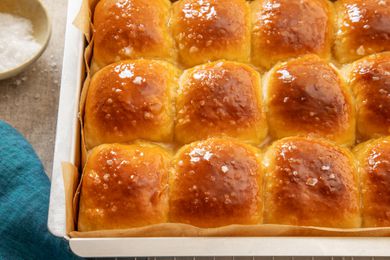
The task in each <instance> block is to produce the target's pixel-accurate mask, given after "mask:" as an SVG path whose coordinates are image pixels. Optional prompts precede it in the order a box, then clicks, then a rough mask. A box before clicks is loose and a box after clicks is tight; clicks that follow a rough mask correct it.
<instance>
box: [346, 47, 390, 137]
mask: <svg viewBox="0 0 390 260" xmlns="http://www.w3.org/2000/svg"><path fill="white" fill-rule="evenodd" d="M349 77H350V85H351V88H352V90H353V92H354V95H355V99H356V108H357V129H358V133H359V136H360V137H361V138H363V139H369V138H374V137H379V136H383V135H390V52H385V53H381V54H374V55H372V56H369V57H366V58H363V59H361V60H359V61H356V62H355V63H354V64H353V65H352V70H351V73H350V75H349Z"/></svg>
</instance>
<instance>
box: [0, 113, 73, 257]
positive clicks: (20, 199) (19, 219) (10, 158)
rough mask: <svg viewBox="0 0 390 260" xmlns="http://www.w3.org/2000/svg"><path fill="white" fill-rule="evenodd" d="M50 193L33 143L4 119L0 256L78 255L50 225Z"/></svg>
mask: <svg viewBox="0 0 390 260" xmlns="http://www.w3.org/2000/svg"><path fill="white" fill-rule="evenodd" d="M49 193H50V182H49V179H48V177H47V176H46V174H45V172H44V169H43V167H42V164H41V162H40V160H39V159H38V157H37V155H36V154H35V152H34V150H33V149H32V147H31V145H30V144H29V143H28V142H27V141H26V140H25V139H24V138H23V137H22V136H21V135H20V134H19V133H18V132H17V131H16V130H15V129H14V128H12V127H11V126H10V125H8V124H6V123H5V122H3V121H1V120H0V259H77V257H76V256H75V255H73V254H72V252H71V251H70V249H69V245H68V243H67V241H65V240H64V239H62V238H57V237H54V236H53V235H51V234H50V233H49V231H48V229H47V213H48V205H49Z"/></svg>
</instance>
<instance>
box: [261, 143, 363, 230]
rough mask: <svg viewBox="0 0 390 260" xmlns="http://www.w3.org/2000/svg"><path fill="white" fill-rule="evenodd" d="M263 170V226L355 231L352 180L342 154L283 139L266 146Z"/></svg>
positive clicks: (335, 149)
mask: <svg viewBox="0 0 390 260" xmlns="http://www.w3.org/2000/svg"><path fill="white" fill-rule="evenodd" d="M264 167H265V170H264V171H265V191H264V192H265V206H264V208H265V209H266V210H265V215H264V222H265V223H269V224H285V225H297V226H316V227H332V228H357V227H360V224H361V217H360V209H359V203H360V201H359V190H358V181H357V180H358V179H357V174H356V167H355V165H354V160H353V156H352V154H351V153H350V152H349V151H348V150H346V149H344V148H340V147H337V146H335V145H333V144H331V143H328V141H324V140H321V139H309V138H303V137H288V138H284V139H281V140H279V141H277V142H275V143H274V144H273V145H272V146H271V147H269V149H268V151H267V152H266V154H265V156H264Z"/></svg>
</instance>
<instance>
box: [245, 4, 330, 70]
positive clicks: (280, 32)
mask: <svg viewBox="0 0 390 260" xmlns="http://www.w3.org/2000/svg"><path fill="white" fill-rule="evenodd" d="M251 8H252V24H253V29H252V62H253V63H254V64H255V65H256V66H260V67H262V68H265V69H269V68H271V67H272V66H273V65H275V64H276V63H277V62H279V61H284V60H286V59H288V58H292V57H297V56H299V55H302V54H308V53H315V54H317V55H319V56H321V57H322V58H324V59H328V58H330V56H331V46H332V43H333V42H332V41H333V32H334V8H333V6H332V4H331V2H330V1H328V0H255V1H253V2H252V3H251Z"/></svg>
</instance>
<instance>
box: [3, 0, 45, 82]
mask: <svg viewBox="0 0 390 260" xmlns="http://www.w3.org/2000/svg"><path fill="white" fill-rule="evenodd" d="M50 35H51V27H50V20H49V16H48V14H47V11H46V9H45V7H44V6H43V4H42V3H41V1H40V0H1V1H0V80H1V79H6V78H9V77H12V76H15V75H17V74H19V73H20V72H22V71H23V70H24V69H26V68H27V67H28V66H29V65H30V64H32V63H33V62H34V61H36V60H37V59H38V58H39V57H40V56H41V54H42V53H43V52H44V50H45V49H46V47H47V44H48V42H49V39H50Z"/></svg>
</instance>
